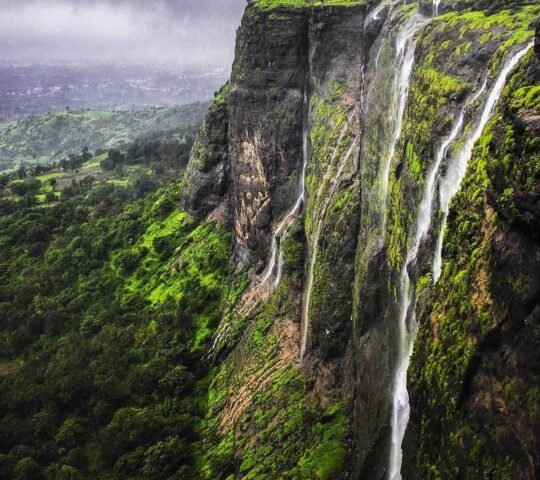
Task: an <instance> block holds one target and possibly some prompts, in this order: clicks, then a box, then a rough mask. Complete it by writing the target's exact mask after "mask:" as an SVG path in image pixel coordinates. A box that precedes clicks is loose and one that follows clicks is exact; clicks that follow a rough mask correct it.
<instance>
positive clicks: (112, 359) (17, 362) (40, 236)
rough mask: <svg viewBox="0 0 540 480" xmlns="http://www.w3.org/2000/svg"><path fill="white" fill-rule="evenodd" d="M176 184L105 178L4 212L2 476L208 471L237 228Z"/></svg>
mask: <svg viewBox="0 0 540 480" xmlns="http://www.w3.org/2000/svg"><path fill="white" fill-rule="evenodd" d="M36 182H38V181H37V180H36ZM141 195H142V198H140V199H138V200H137V199H135V198H137V197H141ZM178 195H179V190H178V186H177V185H176V184H175V183H171V184H169V185H167V186H166V187H164V188H162V189H160V190H158V191H156V192H154V193H145V192H144V191H143V192H141V191H138V190H137V186H129V187H124V186H118V185H111V184H107V183H103V182H97V183H94V184H88V185H86V184H85V185H78V186H77V188H76V189H74V191H73V192H72V194H71V195H65V190H64V192H63V194H62V197H61V199H60V200H59V201H56V202H55V203H54V205H52V206H51V207H50V208H47V209H43V208H39V207H33V206H28V207H26V206H22V205H19V207H18V209H17V211H15V212H13V213H11V214H10V215H2V216H0V231H1V232H2V233H1V236H0V244H1V247H2V248H1V251H0V276H1V285H2V286H1V288H0V317H1V318H3V319H4V320H5V321H4V323H3V326H2V331H1V333H0V346H1V351H2V355H3V357H4V358H5V360H3V361H2V362H1V363H0V367H1V368H0V390H1V391H0V405H1V406H2V407H1V408H0V416H1V418H2V419H1V422H0V438H2V442H1V447H0V476H2V478H32V479H34V478H35V479H39V478H54V479H56V478H140V476H141V475H142V476H144V478H155V479H161V478H173V476H174V478H182V479H187V478H198V477H197V475H196V474H195V463H196V460H195V456H196V451H197V449H198V446H197V445H198V444H197V442H198V441H199V437H198V434H197V431H198V425H199V422H200V416H201V415H203V414H204V411H203V410H201V408H200V405H202V404H203V403H204V402H201V400H202V399H203V398H204V393H202V392H204V389H203V390H199V387H198V384H199V383H200V382H203V383H204V378H203V377H204V375H205V372H204V368H202V364H201V363H200V360H201V359H200V356H201V352H202V349H203V347H204V346H205V345H206V344H207V341H208V339H209V335H210V334H211V332H212V330H213V328H214V327H215V325H216V323H217V321H218V320H219V317H220V309H221V298H222V289H223V285H224V284H225V278H226V277H227V275H228V273H227V265H228V257H229V240H228V233H227V232H226V231H224V229H223V228H222V227H220V226H218V225H216V224H214V223H199V222H197V221H195V220H194V219H193V218H191V217H189V216H188V215H187V214H186V213H184V212H182V211H180V210H179V209H178V207H177V205H178ZM201 395H203V396H202V397H201ZM22 471H24V472H26V473H24V475H26V476H21V475H23V473H21V472H22ZM66 472H68V473H66ZM66 475H69V476H66ZM178 475H179V476H178Z"/></svg>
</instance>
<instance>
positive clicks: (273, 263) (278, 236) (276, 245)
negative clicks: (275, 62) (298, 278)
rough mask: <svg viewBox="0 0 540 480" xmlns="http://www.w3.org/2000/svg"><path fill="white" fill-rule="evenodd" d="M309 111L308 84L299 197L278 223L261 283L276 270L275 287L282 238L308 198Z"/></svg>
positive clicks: (280, 262)
mask: <svg viewBox="0 0 540 480" xmlns="http://www.w3.org/2000/svg"><path fill="white" fill-rule="evenodd" d="M308 113H309V102H308V95H307V85H306V87H304V103H303V121H302V156H303V159H302V172H301V173H300V179H299V185H298V197H297V199H296V201H295V203H294V205H293V207H292V208H291V210H290V211H289V212H288V213H287V215H285V218H284V219H283V220H282V221H281V223H279V224H278V226H277V228H276V229H275V230H274V235H273V237H272V249H271V253H270V262H269V263H268V266H267V267H266V270H265V272H264V274H263V277H262V280H261V283H263V284H264V283H266V282H268V281H269V280H270V278H271V277H272V275H273V274H274V270H276V267H277V272H276V275H275V276H274V281H273V282H272V284H273V287H274V288H275V287H277V286H278V285H279V282H280V281H281V273H282V267H283V253H282V251H281V246H280V243H281V240H283V238H284V237H285V236H286V235H287V232H288V229H289V227H290V226H291V224H292V223H293V221H294V219H295V218H296V216H297V215H298V213H299V212H300V210H301V209H302V206H303V204H304V201H305V199H306V170H307V164H308V158H309V138H308V136H309V131H308Z"/></svg>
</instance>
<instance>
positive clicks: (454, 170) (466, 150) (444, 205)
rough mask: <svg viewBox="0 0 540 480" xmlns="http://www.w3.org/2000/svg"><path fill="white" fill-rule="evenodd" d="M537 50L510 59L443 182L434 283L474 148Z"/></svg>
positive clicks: (521, 52)
mask: <svg viewBox="0 0 540 480" xmlns="http://www.w3.org/2000/svg"><path fill="white" fill-rule="evenodd" d="M532 47H533V43H532V42H531V43H530V44H528V45H527V46H526V47H524V48H522V49H521V50H519V51H518V52H517V53H516V54H515V55H513V56H512V57H511V58H510V60H508V62H507V63H506V64H505V65H504V66H503V68H502V70H501V73H500V74H499V77H498V78H497V80H496V81H495V84H494V85H493V88H492V90H491V93H490V94H489V97H488V99H487V101H486V104H485V105H484V110H483V111H482V115H481V116H480V119H479V120H478V123H477V124H476V126H475V128H474V130H473V131H472V132H471V134H470V135H469V136H468V137H467V139H466V140H465V143H464V144H463V147H462V148H461V150H460V151H459V153H458V154H457V155H456V156H455V157H453V158H452V159H451V160H450V162H449V164H448V169H447V172H446V174H445V176H444V178H443V179H442V180H441V183H440V190H439V199H440V208H441V211H442V220H441V224H440V228H439V234H438V237H437V243H436V245H435V254H434V258H433V281H434V282H437V281H438V280H439V278H440V276H441V268H442V248H443V243H444V231H445V230H446V224H447V220H448V211H449V208H450V201H451V200H452V198H453V197H454V195H455V194H456V193H457V192H458V191H459V188H460V185H461V182H462V180H463V177H464V176H465V172H466V170H467V164H468V163H469V160H470V158H471V156H472V152H473V148H474V145H475V144H476V142H477V141H478V139H479V138H480V136H481V135H482V131H483V130H484V128H485V126H486V124H487V123H488V121H489V119H490V118H491V116H492V115H493V112H494V110H495V106H496V105H497V101H498V100H499V98H500V96H501V93H502V91H503V88H504V86H505V84H506V79H507V77H508V75H509V73H510V72H511V71H512V70H513V69H514V68H515V67H516V65H517V64H518V63H519V61H520V60H521V59H522V58H523V56H524V55H525V54H526V53H527V52H528V51H529V50H530V49H531V48H532Z"/></svg>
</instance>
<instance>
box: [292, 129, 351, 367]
mask: <svg viewBox="0 0 540 480" xmlns="http://www.w3.org/2000/svg"><path fill="white" fill-rule="evenodd" d="M357 141H358V137H357V138H355V139H354V141H353V142H352V144H351V146H350V148H349V150H348V151H347V153H346V154H345V155H344V156H343V158H342V159H341V161H340V164H339V166H338V170H337V173H336V175H335V177H334V181H333V183H332V185H331V187H330V191H329V192H328V195H327V196H326V198H325V200H324V202H323V205H322V208H321V210H320V213H319V219H318V221H317V227H316V229H315V235H314V236H313V252H312V253H311V259H310V263H309V271H308V279H307V286H306V294H305V298H304V302H303V308H302V332H301V343H300V358H301V359H302V358H303V357H304V354H305V353H306V348H307V336H308V328H309V302H310V300H311V290H312V288H313V270H314V267H315V262H316V260H317V253H318V248H319V239H320V236H321V229H322V224H323V220H324V215H325V213H326V209H327V208H328V205H329V204H330V200H331V199H332V197H333V196H334V194H335V193H336V191H337V189H338V187H339V184H340V182H341V176H342V174H343V171H344V169H345V166H346V165H347V162H348V160H349V158H350V157H351V154H352V152H353V150H354V147H355V146H356V142H357Z"/></svg>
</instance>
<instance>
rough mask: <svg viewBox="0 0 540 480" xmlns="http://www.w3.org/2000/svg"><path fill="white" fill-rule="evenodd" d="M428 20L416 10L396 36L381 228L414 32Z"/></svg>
mask: <svg viewBox="0 0 540 480" xmlns="http://www.w3.org/2000/svg"><path fill="white" fill-rule="evenodd" d="M428 21H429V19H427V18H426V17H424V16H422V15H420V14H416V15H413V16H412V17H411V18H410V19H409V20H407V21H406V22H405V25H404V26H403V28H402V29H401V30H400V31H399V33H398V35H397V37H396V67H397V70H398V74H397V75H396V76H395V77H394V83H393V88H392V110H391V111H392V112H394V113H395V118H394V121H393V128H392V135H391V137H390V144H389V145H390V146H389V148H388V151H387V152H386V155H385V157H384V159H383V162H382V172H381V175H380V180H379V181H380V189H381V190H380V191H381V198H380V205H381V206H382V210H383V220H382V225H383V230H384V228H385V225H386V203H387V201H388V182H389V176H390V165H391V164H392V159H393V158H394V154H395V151H396V145H397V142H398V140H399V137H400V136H401V130H402V129H403V117H404V115H405V107H406V105H407V99H408V97H409V88H410V84H411V75H412V70H413V65H414V53H415V50H416V34H417V33H418V32H419V31H420V29H421V28H422V27H423V26H424V25H425V24H426V23H427V22H428Z"/></svg>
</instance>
